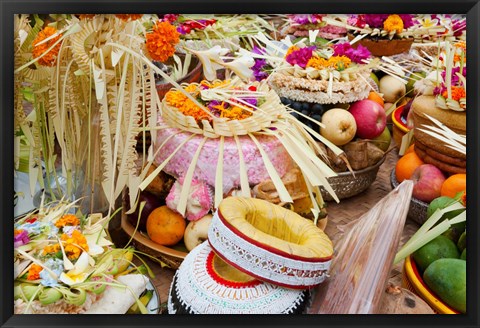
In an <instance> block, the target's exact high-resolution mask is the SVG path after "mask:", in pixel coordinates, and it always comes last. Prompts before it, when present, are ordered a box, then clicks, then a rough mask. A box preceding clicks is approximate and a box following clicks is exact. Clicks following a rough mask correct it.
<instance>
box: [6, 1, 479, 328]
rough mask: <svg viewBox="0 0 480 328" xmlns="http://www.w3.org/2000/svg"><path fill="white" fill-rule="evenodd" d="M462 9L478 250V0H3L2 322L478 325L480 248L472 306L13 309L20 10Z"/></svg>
mask: <svg viewBox="0 0 480 328" xmlns="http://www.w3.org/2000/svg"><path fill="white" fill-rule="evenodd" d="M80 12H81V13H138V12H140V13H232V14H234V13H235V14H236V13H256V14H260V13H263V14H268V13H278V14H280V13H283V14H285V13H312V12H323V13H381V12H384V13H393V12H395V13H431V14H433V13H444V14H446V13H450V14H453V13H457V14H466V15H467V44H468V47H467V56H468V64H469V65H468V67H469V68H468V74H467V80H468V82H469V83H468V86H467V92H468V95H469V96H468V97H467V107H468V108H469V109H471V111H469V112H467V116H468V120H467V131H468V133H467V138H468V152H467V170H468V183H467V193H468V199H469V206H468V209H467V220H468V227H469V238H468V241H467V247H468V248H469V250H479V243H478V240H479V238H478V237H479V227H478V221H479V220H478V218H479V217H480V216H479V213H478V204H479V203H480V199H479V186H480V179H479V174H478V169H477V168H478V163H480V151H479V147H478V141H479V140H480V132H479V128H480V124H479V119H480V110H479V94H480V92H479V87H478V83H477V81H479V77H480V76H479V62H478V59H479V54H480V49H479V31H480V18H479V17H480V5H479V3H478V0H456V1H454V0H436V1H433V0H421V1H415V0H408V1H399V0H388V1H387V0H384V1H380V0H362V1H358V0H357V1H355V0H331V1H327V0H316V1H307V0H298V1H296V0H244V1H242V0H239V1H228V0H169V1H160V0H156V1H154V0H152V1H147V0H139V1H135V0H116V1H113V0H108V1H101V2H95V1H89V0H86V1H81V0H67V1H59V0H46V1H32V0H30V1H28V0H1V13H2V21H1V28H2V38H1V39H0V42H1V46H0V49H1V51H0V56H1V73H0V75H1V77H2V87H1V91H0V95H1V100H2V108H1V109H0V124H1V129H0V131H1V134H0V174H1V177H0V195H1V197H0V208H1V210H2V214H3V215H2V223H3V224H2V228H1V229H0V263H1V264H0V272H1V276H0V277H1V278H0V290H1V295H2V296H1V298H0V326H1V327H20V326H22V327H60V326H65V327H93V326H98V327H124V326H129V327H130V326H139V327H179V326H203V327H207V326H221V327H224V326H243V325H245V326H250V327H252V328H253V327H264V326H282V327H283V326H295V327H297V326H312V327H313V326H322V327H324V326H332V327H333V326H335V327H343V326H353V325H362V326H392V327H396V326H398V327H400V326H409V327H414V326H437V327H450V326H451V327H456V326H459V327H478V326H479V314H480V306H479V304H480V300H479V295H480V289H479V283H478V282H479V281H478V280H479V277H480V271H479V259H478V253H477V252H475V251H471V252H469V253H468V259H467V261H468V266H467V269H468V275H467V286H468V293H467V297H468V302H467V314H466V315H456V316H445V315H444V316H441V315H351V316H347V315H322V316H318V315H304V316H280V315H275V316H265V315H264V316H262V315H256V316H254V315H248V316H213V315H199V316H136V315H131V316H118V315H97V316H93V315H91V316H87V315H85V316H71V315H13V261H12V259H13V234H12V231H13V194H12V192H11V191H12V190H13V183H14V180H13V179H14V178H13V174H12V173H13V171H14V169H13V111H12V110H11V108H13V98H12V97H11V95H13V83H12V81H13V76H14V75H13V55H14V54H13V51H12V45H13V17H14V16H13V15H14V14H20V13H38V14H53V13H80Z"/></svg>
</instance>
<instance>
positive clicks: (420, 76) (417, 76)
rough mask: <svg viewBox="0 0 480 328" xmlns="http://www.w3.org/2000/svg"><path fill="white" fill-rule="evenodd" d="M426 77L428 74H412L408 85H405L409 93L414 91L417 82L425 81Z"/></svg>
mask: <svg viewBox="0 0 480 328" xmlns="http://www.w3.org/2000/svg"><path fill="white" fill-rule="evenodd" d="M426 76H427V73H425V72H413V73H412V74H410V76H409V77H408V81H407V84H406V85H405V87H406V89H407V92H410V91H411V90H412V89H413V85H414V84H415V82H417V81H418V80H421V79H424V78H425V77H426Z"/></svg>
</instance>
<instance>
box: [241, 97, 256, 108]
mask: <svg viewBox="0 0 480 328" xmlns="http://www.w3.org/2000/svg"><path fill="white" fill-rule="evenodd" d="M241 99H242V100H243V101H245V102H247V103H249V104H250V106H252V107H253V106H257V103H258V101H257V98H241ZM242 105H245V104H243V103H242Z"/></svg>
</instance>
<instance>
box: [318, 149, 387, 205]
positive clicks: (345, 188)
mask: <svg viewBox="0 0 480 328" xmlns="http://www.w3.org/2000/svg"><path fill="white" fill-rule="evenodd" d="M384 161H385V157H383V158H382V159H381V160H380V161H379V162H378V163H377V164H375V165H373V166H370V167H367V168H365V169H363V170H359V171H354V173H355V176H353V174H352V173H350V172H342V173H339V174H338V175H337V176H335V177H331V178H327V179H328V182H329V183H330V185H331V186H332V188H333V190H334V191H335V194H337V197H338V198H339V199H345V198H349V197H353V196H356V195H358V194H360V193H361V192H363V191H365V190H366V189H368V187H370V185H371V184H372V183H373V181H375V179H376V177H377V173H378V170H379V168H380V165H382V164H383V162H384ZM320 192H321V193H322V197H323V199H324V200H325V201H332V200H333V197H332V196H331V195H330V194H329V193H328V192H327V190H326V189H324V188H323V187H320Z"/></svg>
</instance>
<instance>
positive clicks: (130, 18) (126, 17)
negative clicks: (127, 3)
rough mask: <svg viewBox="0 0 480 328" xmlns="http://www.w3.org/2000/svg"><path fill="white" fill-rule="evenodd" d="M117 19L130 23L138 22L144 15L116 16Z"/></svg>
mask: <svg viewBox="0 0 480 328" xmlns="http://www.w3.org/2000/svg"><path fill="white" fill-rule="evenodd" d="M115 16H116V17H118V18H120V19H121V20H123V21H125V22H128V21H129V20H132V21H134V20H137V19H139V18H141V17H142V16H143V14H115Z"/></svg>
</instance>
